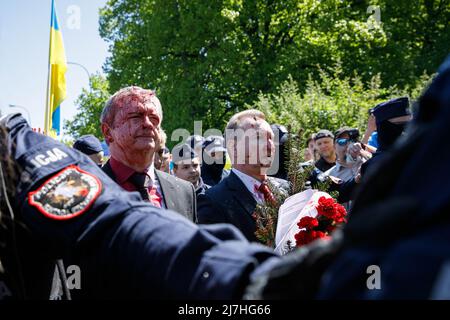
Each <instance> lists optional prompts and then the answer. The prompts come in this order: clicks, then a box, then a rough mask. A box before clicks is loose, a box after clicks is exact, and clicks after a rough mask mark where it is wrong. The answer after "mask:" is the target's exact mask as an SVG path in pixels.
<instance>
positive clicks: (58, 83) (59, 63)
mask: <svg viewBox="0 0 450 320" xmlns="http://www.w3.org/2000/svg"><path fill="white" fill-rule="evenodd" d="M48 67H49V71H48V72H49V76H48V77H49V79H48V88H47V107H46V110H45V128H44V130H45V133H46V134H47V135H54V134H57V135H59V134H60V126H61V123H60V122H61V102H62V101H63V100H64V99H65V98H66V75H65V74H66V70H67V61H66V54H65V52H64V43H63V38H62V34H61V30H60V29H59V25H58V19H57V17H56V9H55V1H54V0H52V14H51V21H50V49H49V66H48Z"/></svg>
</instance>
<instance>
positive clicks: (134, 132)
mask: <svg viewBox="0 0 450 320" xmlns="http://www.w3.org/2000/svg"><path fill="white" fill-rule="evenodd" d="M162 116H163V113H162V107H161V103H160V101H159V99H158V98H157V97H156V95H155V93H154V92H153V91H151V90H146V89H143V88H140V87H135V86H133V87H127V88H123V89H121V90H119V91H118V92H116V93H115V94H114V95H113V96H112V97H111V98H109V100H108V101H107V102H106V104H105V107H104V108H103V111H102V114H101V118H100V120H101V126H102V133H103V136H104V137H105V141H106V143H107V144H108V146H109V151H110V153H111V158H110V159H109V161H108V162H107V163H106V164H105V165H104V166H103V171H105V172H106V174H108V176H110V177H111V178H112V179H113V180H114V181H116V182H117V183H118V184H119V185H120V186H121V187H122V188H124V189H125V190H127V191H138V192H139V193H140V194H141V196H142V198H143V199H144V200H146V201H149V202H151V203H152V204H153V205H154V206H156V207H160V208H167V209H171V210H174V211H176V212H178V213H180V214H181V215H183V216H185V217H187V218H188V219H189V220H191V221H194V222H197V212H196V211H197V210H196V196H195V191H194V188H193V186H192V185H191V184H190V183H188V182H186V181H183V180H181V179H178V178H176V177H173V176H171V175H169V174H167V173H165V172H162V171H159V170H156V169H155V168H154V161H153V160H154V157H155V150H158V149H159V143H160V141H161V139H160V134H161V130H160V125H161V122H162Z"/></svg>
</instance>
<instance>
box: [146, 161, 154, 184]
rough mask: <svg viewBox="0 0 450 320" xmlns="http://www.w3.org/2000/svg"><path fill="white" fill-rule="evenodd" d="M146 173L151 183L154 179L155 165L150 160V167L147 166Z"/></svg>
mask: <svg viewBox="0 0 450 320" xmlns="http://www.w3.org/2000/svg"><path fill="white" fill-rule="evenodd" d="M146 172H147V175H148V176H149V177H150V179H151V180H152V184H153V183H154V182H155V181H156V174H155V165H154V163H153V162H152V164H151V165H150V167H148V168H147V171H146Z"/></svg>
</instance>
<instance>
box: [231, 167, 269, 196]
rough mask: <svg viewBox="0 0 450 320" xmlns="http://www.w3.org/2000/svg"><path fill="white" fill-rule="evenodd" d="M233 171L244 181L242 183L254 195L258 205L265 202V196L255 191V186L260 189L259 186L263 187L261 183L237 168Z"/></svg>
mask: <svg viewBox="0 0 450 320" xmlns="http://www.w3.org/2000/svg"><path fill="white" fill-rule="evenodd" d="M231 171H232V172H234V174H235V175H237V176H238V178H239V179H240V180H241V181H242V183H243V184H244V185H245V187H246V188H247V189H248V191H250V193H251V194H252V195H253V198H255V200H256V201H257V202H258V203H263V202H264V196H263V195H262V194H261V193H260V192H258V191H256V190H255V186H256V188H259V186H260V185H261V181H259V180H257V179H255V178H253V177H251V176H249V175H248V174H245V173H243V172H241V171H239V170H238V169H236V168H232V169H231Z"/></svg>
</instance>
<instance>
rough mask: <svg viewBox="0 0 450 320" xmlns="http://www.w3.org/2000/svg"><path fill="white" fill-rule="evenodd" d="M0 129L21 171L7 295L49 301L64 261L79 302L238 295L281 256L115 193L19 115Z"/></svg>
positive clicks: (5, 258) (79, 157)
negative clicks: (75, 278)
mask: <svg viewBox="0 0 450 320" xmlns="http://www.w3.org/2000/svg"><path fill="white" fill-rule="evenodd" d="M1 123H2V124H3V125H5V126H6V128H7V130H8V146H9V149H10V153H11V157H12V158H13V159H14V160H15V161H16V162H17V164H18V165H19V166H20V167H21V168H22V169H23V171H22V173H21V176H20V180H19V183H18V185H17V189H16V196H15V199H14V200H12V201H11V202H12V203H13V204H14V213H15V220H16V222H17V223H16V242H15V243H11V242H8V243H7V248H6V250H3V251H2V253H1V259H2V263H3V267H4V269H5V270H4V271H5V274H6V278H7V279H9V282H8V289H9V291H10V292H11V294H12V295H14V296H17V297H19V298H39V299H47V298H48V296H49V291H50V287H51V280H52V277H53V274H54V270H55V269H54V268H55V260H56V259H58V258H62V257H64V258H66V257H67V260H66V261H69V263H70V265H76V266H77V267H79V269H80V271H81V273H80V275H81V289H76V290H72V291H75V292H73V293H74V294H75V297H78V298H158V299H164V298H180V299H183V298H193V299H228V298H240V297H241V295H242V292H243V290H244V288H245V286H246V285H247V283H248V281H249V278H250V276H251V275H252V274H254V273H255V272H258V270H262V269H264V268H266V267H267V266H268V265H270V264H271V263H273V262H275V261H277V260H278V259H279V257H277V256H276V255H275V254H274V253H273V252H272V250H270V249H269V248H265V247H263V246H260V245H257V244H249V243H248V242H247V241H246V240H245V238H244V237H243V236H242V235H241V234H240V233H239V232H238V230H237V229H235V228H234V227H231V226H224V225H214V226H200V227H199V226H196V225H195V224H193V223H192V222H190V221H188V220H187V219H185V218H183V217H182V216H180V215H179V214H177V213H175V212H172V211H169V210H163V209H158V208H154V207H153V206H151V205H150V204H147V203H144V202H142V201H140V197H139V195H138V193H137V192H132V193H128V192H123V190H122V189H121V188H120V187H119V186H118V185H117V184H116V183H114V182H113V181H112V180H111V179H110V178H109V177H107V176H106V174H105V173H104V172H103V171H102V170H101V169H100V168H98V167H97V166H95V165H94V164H93V163H92V161H90V160H89V158H88V157H87V156H85V155H83V154H81V153H80V152H78V151H76V150H73V149H71V148H68V147H66V146H65V145H64V144H62V143H60V142H57V141H55V140H53V139H51V138H49V137H46V136H43V135H41V134H38V133H36V132H33V130H32V129H31V128H30V127H29V125H28V124H27V122H26V121H25V120H24V119H23V118H22V117H21V116H20V115H19V114H15V115H10V116H8V117H7V118H6V119H2V121H1ZM225 240H227V241H225ZM14 256H16V257H17V259H16V258H14ZM263 262H264V263H263ZM261 264H262V265H261ZM66 266H67V263H66ZM257 267H258V268H259V269H257Z"/></svg>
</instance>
